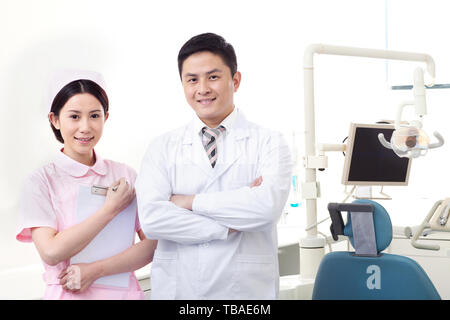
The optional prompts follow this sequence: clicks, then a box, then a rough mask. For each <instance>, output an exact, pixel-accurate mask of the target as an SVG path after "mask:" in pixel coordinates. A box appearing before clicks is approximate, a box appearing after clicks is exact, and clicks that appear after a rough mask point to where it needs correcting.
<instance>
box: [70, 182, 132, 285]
mask: <svg viewBox="0 0 450 320" xmlns="http://www.w3.org/2000/svg"><path fill="white" fill-rule="evenodd" d="M105 200H106V197H105V196H102V195H96V194H92V193H91V187H90V186H84V185H80V186H79V189H78V207H77V213H76V216H75V219H74V223H75V224H78V223H80V222H82V221H84V220H85V219H87V218H88V217H89V216H91V215H92V214H93V213H95V212H96V211H97V210H98V209H100V208H101V207H102V205H103V204H104V203H105ZM135 223H136V199H134V200H133V202H132V203H131V204H130V205H129V206H128V207H127V208H126V209H125V210H123V211H122V212H120V213H119V214H118V215H117V216H116V217H115V218H114V219H113V220H111V221H110V222H109V223H108V224H107V225H106V226H105V227H104V228H103V230H102V231H100V232H99V233H98V234H97V236H96V237H95V238H94V239H93V240H92V241H91V242H90V243H89V244H88V245H87V246H86V247H85V248H84V249H83V250H81V251H80V252H79V253H78V254H76V255H75V256H73V257H72V258H71V259H70V264H77V263H91V262H94V261H98V260H102V259H105V258H109V257H111V256H114V255H116V254H118V253H120V252H122V251H124V250H126V249H128V248H129V247H131V246H132V244H133V240H134V233H135ZM130 275H131V272H125V273H119V274H114V275H110V276H106V277H102V278H98V279H97V280H96V281H95V282H94V283H95V284H101V285H107V286H114V287H123V288H127V287H128V285H129V280H130Z"/></svg>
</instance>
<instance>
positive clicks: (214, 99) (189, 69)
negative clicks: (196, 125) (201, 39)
mask: <svg viewBox="0 0 450 320" xmlns="http://www.w3.org/2000/svg"><path fill="white" fill-rule="evenodd" d="M181 81H182V83H183V88H184V94H185V96H186V100H187V102H188V103H189V105H190V106H191V107H192V109H194V111H195V113H196V114H197V116H198V117H199V118H200V119H201V120H202V121H203V122H204V123H205V124H206V125H207V126H208V127H210V128H215V127H217V126H218V125H219V124H220V123H221V122H222V120H223V119H225V118H226V117H227V116H228V115H229V114H230V113H231V112H232V111H233V108H234V102H233V95H234V93H235V92H236V91H237V90H238V88H239V84H240V82H241V74H240V72H236V73H235V74H234V76H232V75H231V72H230V68H229V67H228V66H227V65H226V64H225V63H224V62H223V60H222V58H221V57H220V56H219V55H216V54H214V53H211V52H209V51H202V52H197V53H194V54H192V55H190V56H189V57H188V58H187V59H186V60H184V62H183V65H182V73H181Z"/></svg>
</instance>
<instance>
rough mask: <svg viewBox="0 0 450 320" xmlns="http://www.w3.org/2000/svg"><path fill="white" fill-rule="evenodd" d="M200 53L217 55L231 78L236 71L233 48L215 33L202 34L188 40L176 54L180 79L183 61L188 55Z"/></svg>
mask: <svg viewBox="0 0 450 320" xmlns="http://www.w3.org/2000/svg"><path fill="white" fill-rule="evenodd" d="M201 51H209V52H211V53H214V54H217V55H219V56H220V57H221V58H222V60H223V62H224V63H225V64H226V65H227V66H228V68H230V71H231V76H234V74H235V73H236V71H237V59H236V53H235V52H234V48H233V46H232V45H231V44H229V43H228V42H226V41H225V39H224V38H222V37H221V36H219V35H217V34H215V33H202V34H199V35H197V36H195V37H192V38H191V39H189V40H188V41H187V42H186V43H185V44H184V45H183V46H182V47H181V49H180V52H179V53H178V72H179V73H180V78H181V72H182V69H183V62H184V60H186V59H187V58H188V57H189V56H190V55H192V54H194V53H197V52H201Z"/></svg>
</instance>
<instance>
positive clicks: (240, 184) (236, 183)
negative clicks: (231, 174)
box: [230, 180, 252, 190]
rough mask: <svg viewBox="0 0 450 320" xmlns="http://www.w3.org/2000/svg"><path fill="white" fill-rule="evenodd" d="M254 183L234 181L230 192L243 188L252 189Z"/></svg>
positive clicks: (231, 183)
mask: <svg viewBox="0 0 450 320" xmlns="http://www.w3.org/2000/svg"><path fill="white" fill-rule="evenodd" d="M251 184H252V181H248V180H233V181H231V182H230V190H236V189H240V188H242V187H250V185H251Z"/></svg>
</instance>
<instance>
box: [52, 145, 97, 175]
mask: <svg viewBox="0 0 450 320" xmlns="http://www.w3.org/2000/svg"><path fill="white" fill-rule="evenodd" d="M94 156H95V159H96V160H95V164H94V165H93V166H92V167H89V166H87V165H85V164H82V163H80V162H78V161H75V160H73V159H72V158H71V157H69V156H67V155H66V154H64V153H63V149H61V150H60V152H59V154H58V156H57V157H56V159H55V161H54V163H55V165H56V166H57V167H58V168H60V169H62V170H63V171H65V172H67V173H68V174H69V175H71V176H73V177H77V178H78V177H82V176H84V175H86V174H87V173H88V171H89V170H92V171H94V172H95V173H96V174H98V175H102V176H104V175H106V163H105V161H104V160H103V159H102V158H101V157H100V156H99V155H97V154H96V153H95V150H94Z"/></svg>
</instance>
